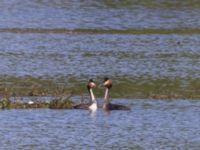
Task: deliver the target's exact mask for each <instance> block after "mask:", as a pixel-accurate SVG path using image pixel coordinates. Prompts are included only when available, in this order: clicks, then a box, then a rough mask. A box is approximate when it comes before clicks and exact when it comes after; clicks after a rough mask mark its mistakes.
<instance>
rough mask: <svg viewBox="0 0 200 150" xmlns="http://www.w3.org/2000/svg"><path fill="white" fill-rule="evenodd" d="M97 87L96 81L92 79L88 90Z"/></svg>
mask: <svg viewBox="0 0 200 150" xmlns="http://www.w3.org/2000/svg"><path fill="white" fill-rule="evenodd" d="M95 87H96V84H95V83H94V81H93V79H90V80H89V81H88V84H87V88H88V90H89V89H91V88H95Z"/></svg>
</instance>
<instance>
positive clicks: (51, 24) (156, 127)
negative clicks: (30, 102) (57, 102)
mask: <svg viewBox="0 0 200 150" xmlns="http://www.w3.org/2000/svg"><path fill="white" fill-rule="evenodd" d="M199 8H200V3H199V2H197V1H185V0H176V1H174V0H168V1H161V0H155V1H148V0H141V1H138V0H126V1H125V0H113V1H109V0H102V1H97V0H87V1H86V0H81V1H80V0H69V1H67V0H32V1H26V0H9V1H5V0H3V1H1V2H0V9H1V14H0V41H1V42H0V77H1V78H0V79H1V80H0V81H1V82H0V92H1V94H2V93H3V94H5V93H6V92H8V89H7V87H6V86H8V85H9V87H10V90H11V91H12V92H13V93H14V95H15V90H16V89H17V88H19V91H20V88H21V87H24V88H25V89H28V88H29V89H31V88H35V87H40V86H41V85H38V82H40V80H38V81H37V82H36V81H35V82H34V80H36V79H35V78H38V77H44V78H50V79H56V78H59V77H66V78H68V77H75V79H78V80H76V81H75V80H70V82H69V83H68V84H66V85H67V86H68V90H69V88H70V87H73V85H75V86H76V87H75V89H77V88H79V86H80V85H79V84H78V86H77V83H79V82H80V81H81V83H82V85H83V84H84V87H85V82H86V80H87V79H88V78H89V77H93V78H95V79H96V78H99V77H102V76H105V75H107V76H110V77H112V78H113V79H115V81H114V83H115V85H116V86H115V87H116V89H117V90H115V89H114V87H113V95H114V92H115V96H116V95H117V97H120V96H122V95H123V96H124V97H128V96H129V95H130V96H132V95H131V94H130V93H134V94H135V95H136V96H138V95H140V97H141V95H147V96H149V95H150V94H151V92H152V93H153V94H154V93H156V94H163V93H164V94H166V93H167V94H169V95H175V97H177V96H176V94H177V93H178V92H179V90H180V89H181V88H183V89H182V90H183V91H182V93H186V95H185V97H192V98H193V97H195V98H198V94H197V96H196V95H195V93H194V92H193V91H195V92H196V93H199V89H200V88H199V87H200V86H199V82H197V81H198V79H199V76H200V50H199V47H200V34H199V33H200V29H199V26H200V15H199V14H200V9H199ZM97 29H98V30H97ZM4 75H5V76H4ZM27 75H29V76H31V77H35V78H33V79H32V80H29V78H28V79H27V78H25V79H26V80H25V81H24V82H23V83H21V84H20V83H18V82H22V81H23V78H22V79H21V78H20V79H19V81H14V80H17V79H18V78H16V79H15V78H14V79H13V78H11V79H9V80H10V81H8V79H7V78H6V76H14V77H19V76H20V77H21V76H22V77H24V76H27ZM118 77H119V78H118ZM123 77H125V78H123ZM135 78H138V80H132V79H135ZM176 78H181V80H176ZM72 79H74V78H72ZM145 79H147V81H146V80H145ZM148 79H150V80H151V81H150V80H148ZM154 79H155V81H154ZM159 79H164V80H159ZM165 79H168V80H165ZM190 79H194V80H190ZM4 80H5V81H4ZM98 80H100V79H98ZM116 80H118V81H116ZM152 80H153V81H152ZM26 81H27V82H28V81H29V83H28V84H26ZM187 81H188V83H191V84H188V86H186V84H187ZM30 82H31V84H30ZM43 82H45V81H43ZM43 82H42V83H43ZM83 82H84V83H83ZM118 82H120V83H121V84H118V87H117V84H116V83H118ZM42 83H41V84H42ZM168 83H169V84H168ZM29 84H30V85H29ZM62 84H63V83H62ZM69 84H72V85H69ZM15 85H17V88H16V87H15ZM31 85H34V86H31ZM50 85H51V82H50V83H49V84H47V86H46V88H45V89H48V88H50ZM52 85H53V84H52ZM134 85H137V86H134ZM151 85H153V86H151ZM41 87H43V86H41ZM82 87H83V86H82ZM184 87H185V89H184ZM169 88H170V90H171V91H170V90H169ZM53 89H54V88H53ZM80 89H81V88H80ZM80 89H78V90H80ZM152 89H153V90H152ZM70 90H71V89H70ZM81 90H82V89H81ZM47 91H48V90H47ZM155 91H156V92H155ZM162 91H165V92H162ZM187 91H189V92H188V93H187ZM31 92H32V91H31ZM36 92H37V93H40V91H39V92H38V91H37V89H36ZM126 92H127V93H126ZM19 93H20V92H19ZM41 93H43V92H41ZM47 93H48V92H47ZM79 93H80V92H79ZM122 93H123V94H122ZM138 93H139V94H138ZM174 93H175V94H174ZM6 94H7V93H6ZM134 94H133V95H134ZM178 94H180V95H181V92H180V93H178ZM135 95H134V96H135ZM183 95H184V94H183ZM147 96H144V97H147ZM169 97H170V96H169ZM172 97H173V96H172ZM182 97H184V96H182ZM159 98H160V97H159ZM25 100H26V99H25ZM115 102H119V103H123V104H126V105H130V106H132V110H131V111H112V112H110V113H109V114H108V113H105V112H103V111H102V110H98V111H97V112H96V114H90V113H89V112H88V111H81V110H49V109H37V110H34V109H31V110H2V111H1V112H0V118H1V121H0V131H1V132H0V145H1V146H0V148H1V149H35V150H40V149H41V150H42V149H55V150H56V149H58V150H60V149H66V148H67V149H136V150H140V149H141V150H142V149H152V150H155V149H166V150H171V149H184V150H187V149H190V150H198V149H199V147H200V138H199V137H200V127H199V124H200V120H199V116H200V111H199V108H200V102H198V101H191V100H177V101H160V100H158V101H156V100H136V99H131V100H129V101H128V100H126V99H120V100H119V99H118V100H116V101H115Z"/></svg>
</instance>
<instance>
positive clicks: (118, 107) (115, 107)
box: [103, 77, 130, 110]
mask: <svg viewBox="0 0 200 150" xmlns="http://www.w3.org/2000/svg"><path fill="white" fill-rule="evenodd" d="M103 85H104V86H105V87H106V90H105V96H104V103H103V109H104V110H130V108H129V107H127V106H124V105H119V104H112V103H110V101H109V90H110V89H111V87H112V80H110V79H109V78H107V77H105V78H104V82H103Z"/></svg>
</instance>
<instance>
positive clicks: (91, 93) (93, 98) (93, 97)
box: [90, 89, 96, 103]
mask: <svg viewBox="0 0 200 150" xmlns="http://www.w3.org/2000/svg"><path fill="white" fill-rule="evenodd" d="M90 96H91V99H92V103H96V99H95V96H94V93H93V91H92V89H90Z"/></svg>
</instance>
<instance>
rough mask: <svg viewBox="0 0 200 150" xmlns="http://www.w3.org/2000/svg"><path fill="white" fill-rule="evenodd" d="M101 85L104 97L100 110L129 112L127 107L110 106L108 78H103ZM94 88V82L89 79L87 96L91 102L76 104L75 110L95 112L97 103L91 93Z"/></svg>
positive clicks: (109, 81) (110, 83)
mask: <svg viewBox="0 0 200 150" xmlns="http://www.w3.org/2000/svg"><path fill="white" fill-rule="evenodd" d="M103 85H104V86H105V88H106V89H105V95H104V103H103V106H102V108H103V109H104V110H106V111H109V110H130V108H129V107H127V106H124V105H119V104H112V103H111V102H110V100H109V91H110V89H111V87H112V80H110V79H109V78H107V77H105V78H104V82H103ZM95 87H96V84H95V82H94V81H93V80H92V79H90V80H89V81H88V84H87V89H88V91H89V94H90V98H91V102H89V103H81V104H77V105H75V106H74V108H75V109H88V110H91V111H95V110H97V108H98V107H97V101H96V98H95V96H94V93H93V90H92V89H93V88H95Z"/></svg>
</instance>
